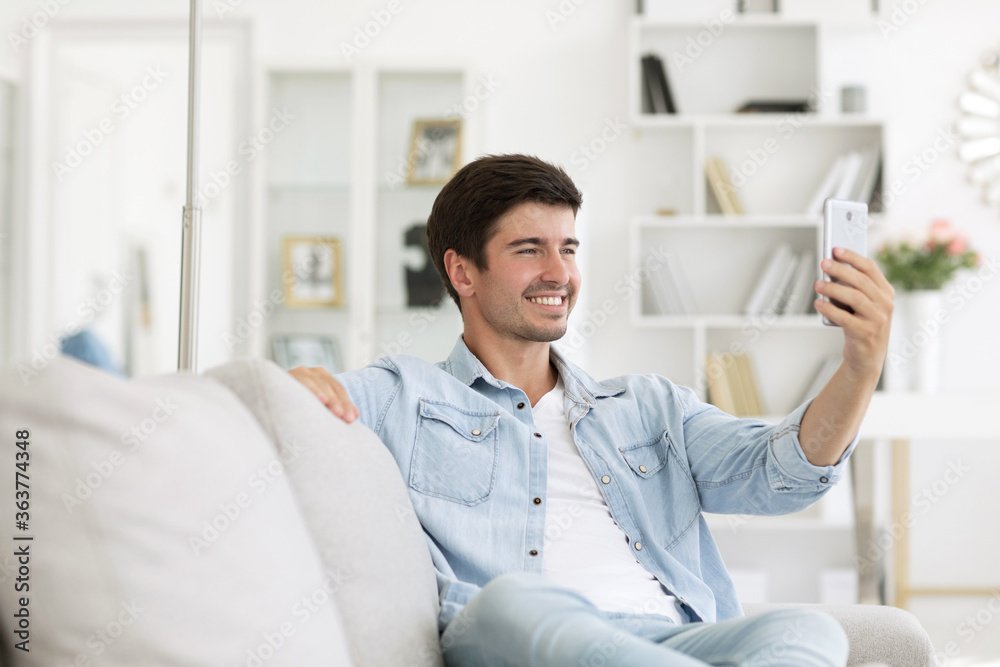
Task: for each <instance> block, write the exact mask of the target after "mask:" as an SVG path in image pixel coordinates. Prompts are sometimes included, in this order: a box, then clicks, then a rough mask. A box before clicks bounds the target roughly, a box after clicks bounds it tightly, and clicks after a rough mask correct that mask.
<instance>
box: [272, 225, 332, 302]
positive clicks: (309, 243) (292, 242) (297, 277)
mask: <svg viewBox="0 0 1000 667" xmlns="http://www.w3.org/2000/svg"><path fill="white" fill-rule="evenodd" d="M284 245H285V247H284V261H283V265H284V266H283V271H282V282H283V283H284V287H285V305H287V306H290V307H293V308H294V307H304V306H340V305H342V304H343V302H344V289H343V265H342V264H341V261H340V241H339V240H337V239H335V238H330V237H325V236H289V237H286V238H285V242H284Z"/></svg>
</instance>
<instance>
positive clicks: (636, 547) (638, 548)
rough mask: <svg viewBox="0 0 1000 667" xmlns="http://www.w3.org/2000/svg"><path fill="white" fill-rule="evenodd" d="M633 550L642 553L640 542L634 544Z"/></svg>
mask: <svg viewBox="0 0 1000 667" xmlns="http://www.w3.org/2000/svg"><path fill="white" fill-rule="evenodd" d="M635 550H636V551H642V542H636V543H635Z"/></svg>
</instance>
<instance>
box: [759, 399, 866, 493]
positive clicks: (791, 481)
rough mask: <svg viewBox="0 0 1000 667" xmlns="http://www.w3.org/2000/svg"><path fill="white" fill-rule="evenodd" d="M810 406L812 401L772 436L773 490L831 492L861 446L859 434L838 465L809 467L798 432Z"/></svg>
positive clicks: (771, 477) (770, 475)
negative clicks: (855, 449) (850, 459)
mask: <svg viewBox="0 0 1000 667" xmlns="http://www.w3.org/2000/svg"><path fill="white" fill-rule="evenodd" d="M811 403H812V399H810V400H808V401H806V402H805V403H803V404H802V405H800V406H799V407H797V408H796V409H795V410H793V411H792V413H791V414H789V415H788V416H787V417H785V419H783V420H782V421H781V423H779V424H778V425H777V426H775V427H774V430H773V431H772V433H771V437H770V439H769V442H768V448H769V450H770V453H771V456H770V463H771V464H770V465H769V466H768V468H769V470H768V477H769V479H770V481H771V488H773V489H774V490H776V491H781V490H787V491H791V490H803V491H804V490H816V491H824V490H826V489H829V488H830V487H832V486H833V485H834V484H836V483H837V482H838V481H839V480H840V478H841V477H842V476H843V475H844V470H845V468H846V466H847V459H848V458H849V457H850V455H851V453H852V452H853V451H854V448H855V447H857V446H858V441H859V440H860V434H859V433H855V434H854V438H853V439H852V440H851V444H850V445H848V447H847V450H846V451H845V452H844V454H843V455H842V456H841V457H840V459H839V460H838V461H837V463H836V464H835V465H832V466H816V465H813V464H812V463H809V460H808V459H807V458H806V455H805V452H803V451H802V444H801V443H800V442H799V429H800V427H801V426H802V417H803V415H805V413H806V409H807V408H808V407H809V405H810V404H811Z"/></svg>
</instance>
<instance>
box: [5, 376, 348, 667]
mask: <svg viewBox="0 0 1000 667" xmlns="http://www.w3.org/2000/svg"><path fill="white" fill-rule="evenodd" d="M0 405H2V406H3V407H2V409H0V443H2V449H0V451H2V452H3V453H4V454H3V456H2V457H0V459H2V460H0V466H5V467H6V469H5V470H0V499H3V502H5V503H6V505H5V506H4V509H3V512H4V514H5V518H4V520H2V521H0V542H2V545H3V546H2V549H3V553H5V554H9V553H11V552H13V550H14V549H15V548H16V547H18V546H22V545H26V546H27V548H28V549H29V551H30V561H29V564H28V567H29V568H30V575H29V576H30V581H29V582H28V583H29V586H30V590H27V591H25V592H22V593H19V592H16V591H15V587H14V585H13V582H11V581H6V582H4V583H3V584H2V585H0V607H2V609H3V614H2V624H3V626H4V627H3V632H4V641H5V643H7V644H8V645H9V644H13V643H15V642H16V641H17V638H16V637H15V635H14V634H13V631H14V630H15V629H16V628H15V627H14V624H15V621H16V620H17V619H16V618H15V616H14V615H15V614H16V613H17V611H18V609H20V607H21V605H20V604H18V598H19V597H22V596H24V597H27V598H28V605H27V608H28V613H29V619H30V621H29V623H30V625H29V632H30V644H29V645H28V646H29V647H30V653H25V652H22V651H18V650H11V651H9V653H10V654H11V656H12V658H13V659H14V664H15V665H39V666H41V665H46V666H52V665H74V664H76V665H96V664H100V665H109V666H112V667H116V666H123V667H124V666H126V665H128V666H134V665H146V664H148V665H161V666H172V665H184V666H185V667H190V666H191V665H226V666H232V665H249V666H254V665H258V666H266V667H277V666H286V665H287V666H289V667H291V666H293V665H295V666H300V665H349V664H350V658H349V655H348V653H347V649H346V644H345V641H344V637H343V630H342V626H341V623H340V619H339V615H338V612H337V609H336V603H335V602H334V600H333V592H332V591H333V590H335V589H336V587H337V586H339V585H342V584H343V582H342V581H341V579H342V575H341V574H340V573H337V572H325V571H324V569H323V567H322V565H321V563H320V560H319V558H318V556H317V553H316V549H315V546H314V544H313V542H312V540H311V538H310V536H309V534H308V532H307V530H306V527H305V525H304V523H303V521H302V518H301V515H300V513H299V510H298V507H297V506H296V503H295V500H294V498H293V496H292V493H291V491H290V489H289V485H288V482H287V479H286V477H285V475H284V472H283V468H282V466H281V465H280V462H278V461H277V460H276V458H277V457H276V453H275V450H274V447H273V445H272V444H271V443H270V441H269V440H268V439H267V437H266V436H265V434H264V433H263V432H262V431H261V429H260V427H259V426H258V425H257V422H256V421H255V420H254V418H253V417H252V416H251V415H250V413H249V412H248V411H247V410H246V408H245V407H244V406H243V405H242V404H241V403H240V402H239V401H238V400H237V399H236V398H235V397H234V396H233V395H232V394H231V393H230V392H228V391H227V390H226V389H225V388H223V387H222V386H220V385H219V384H217V383H215V382H214V381H212V380H209V379H206V378H197V377H193V376H190V375H171V376H164V377H155V378H149V379H142V380H134V381H125V380H121V379H119V378H115V377H112V376H110V375H107V374H105V373H102V372H100V371H96V370H94V369H91V368H89V367H86V366H83V365H82V364H79V363H77V362H75V361H71V360H69V359H66V358H59V359H56V360H54V361H53V362H52V363H51V364H50V365H49V366H48V368H46V369H45V370H43V371H42V372H41V373H40V375H38V376H37V377H31V378H28V379H27V382H26V383H25V382H24V381H22V379H21V377H20V376H19V375H18V373H17V371H16V369H15V367H6V368H4V369H2V370H0ZM21 429H26V430H27V431H29V432H30V436H29V437H28V438H27V440H28V442H30V444H29V445H27V447H26V450H27V452H28V453H29V456H30V458H29V465H28V466H27V468H28V471H27V472H28V476H29V482H28V483H29V485H30V500H29V502H30V509H29V517H30V518H29V520H28V530H26V531H20V530H16V529H15V526H14V519H15V517H14V511H15V507H14V492H15V488H14V485H15V472H16V470H15V462H16V460H15V457H16V455H17V454H18V453H19V452H20V451H21V450H19V449H18V448H17V447H16V444H15V438H16V432H17V431H18V430H21ZM22 458H23V457H22ZM15 536H32V537H33V538H34V540H33V541H30V542H28V541H24V542H18V541H15V540H14V537H15ZM0 563H2V557H0ZM12 564H13V563H12V561H11V560H10V559H8V561H7V566H8V568H9V567H10V566H11V565H12ZM14 568H15V569H16V565H14ZM11 638H14V639H13V640H12V639H11Z"/></svg>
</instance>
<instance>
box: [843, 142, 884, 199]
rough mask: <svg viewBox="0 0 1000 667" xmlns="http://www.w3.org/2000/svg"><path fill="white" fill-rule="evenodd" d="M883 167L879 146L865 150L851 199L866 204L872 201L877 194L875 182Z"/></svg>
mask: <svg viewBox="0 0 1000 667" xmlns="http://www.w3.org/2000/svg"><path fill="white" fill-rule="evenodd" d="M881 169H882V157H881V154H880V152H879V150H878V149H877V148H869V149H868V150H866V151H865V152H864V160H863V163H862V165H861V170H860V171H859V172H858V177H857V179H856V180H855V182H854V187H853V188H852V189H851V196H850V197H849V199H850V200H851V201H860V202H864V203H866V204H868V203H871V200H872V197H873V196H874V195H875V184H876V183H877V182H878V176H879V172H880V171H881Z"/></svg>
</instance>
